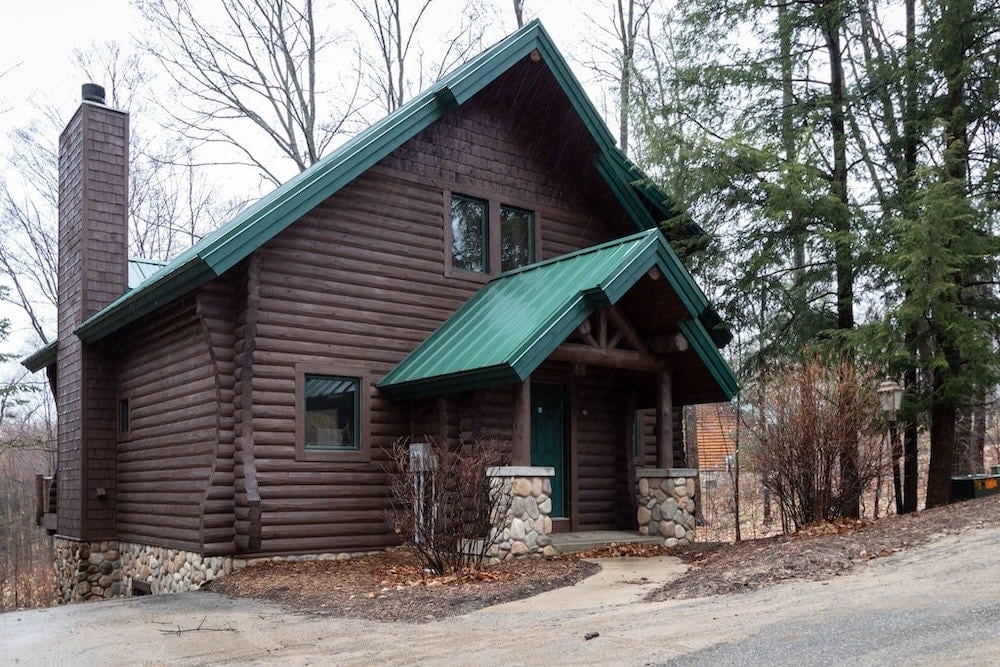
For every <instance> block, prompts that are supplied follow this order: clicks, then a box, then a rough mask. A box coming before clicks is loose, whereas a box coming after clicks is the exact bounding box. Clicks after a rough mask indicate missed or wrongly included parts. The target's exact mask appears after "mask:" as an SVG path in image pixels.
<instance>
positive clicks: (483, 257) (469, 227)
mask: <svg viewBox="0 0 1000 667" xmlns="http://www.w3.org/2000/svg"><path fill="white" fill-rule="evenodd" d="M489 256H490V253H489V206H488V205H487V203H486V202H485V201H483V200H482V199H473V198H472V197H465V196H461V195H453V196H452V198H451V265H452V266H453V267H454V268H456V269H465V270H466V271H475V272H476V273H489Z"/></svg>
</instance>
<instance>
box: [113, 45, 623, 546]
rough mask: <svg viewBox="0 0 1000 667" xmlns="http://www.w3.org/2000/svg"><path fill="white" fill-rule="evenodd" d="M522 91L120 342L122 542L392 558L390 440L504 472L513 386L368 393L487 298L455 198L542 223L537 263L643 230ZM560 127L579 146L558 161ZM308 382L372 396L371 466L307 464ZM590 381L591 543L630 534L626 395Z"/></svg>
mask: <svg viewBox="0 0 1000 667" xmlns="http://www.w3.org/2000/svg"><path fill="white" fill-rule="evenodd" d="M526 62H527V61H526ZM528 67H530V65H528ZM518 76H520V75H511V74H508V75H505V77H501V79H500V80H499V81H498V82H497V83H495V84H494V87H495V88H496V89H497V90H494V91H493V92H491V93H489V94H483V95H481V96H480V98H477V99H476V100H473V101H470V102H469V103H467V104H466V105H464V106H463V107H461V108H459V109H456V110H455V111H453V112H452V113H451V114H449V115H448V116H446V117H445V118H444V119H442V120H441V121H439V122H437V123H435V124H434V125H433V126H431V127H430V128H428V129H426V130H425V131H423V132H421V133H420V134H419V135H418V136H417V137H415V138H414V139H413V140H411V141H409V142H408V143H407V144H405V145H404V146H402V147H401V148H400V149H398V150H397V151H395V152H394V153H393V154H392V155H390V156H389V157H387V158H386V159H384V160H383V161H382V162H380V163H379V164H378V165H376V166H375V167H373V168H372V169H370V170H369V171H368V172H366V173H365V174H364V175H362V176H361V177H359V178H358V179H357V180H356V181H355V182H353V183H352V184H350V185H348V186H346V187H344V188H343V189H341V191H339V192H338V193H337V194H335V195H334V196H332V197H330V198H329V199H328V200H326V201H325V202H323V203H322V204H320V205H319V206H318V207H316V208H315V209H314V210H312V211H310V212H309V213H307V214H306V215H304V216H303V217H302V218H301V219H299V220H298V221H296V222H295V223H293V224H292V225H291V226H290V227H288V228H287V229H286V230H284V231H283V232H281V233H280V234H278V235H277V236H276V237H275V238H273V239H272V240H270V241H269V242H268V243H266V244H265V245H264V246H263V247H262V248H261V249H259V250H258V251H257V252H256V253H255V254H254V255H253V256H252V257H251V258H249V259H248V260H246V261H244V262H243V263H242V264H240V265H238V266H237V267H234V268H233V269H231V270H230V271H229V272H228V273H227V274H226V275H225V276H222V277H221V278H219V279H216V280H215V281H212V282H211V283H209V284H208V285H206V286H205V287H203V288H201V289H200V290H199V291H198V292H197V293H196V295H194V296H193V297H190V298H188V299H186V300H184V301H182V302H180V303H178V304H174V305H172V306H169V307H167V308H165V309H163V310H161V311H159V313H158V314H157V315H155V316H151V317H150V318H147V320H145V321H144V322H142V323H140V324H139V325H137V326H136V327H134V328H133V330H132V331H130V332H128V333H127V339H128V341H130V342H129V343H128V344H124V345H123V354H122V355H121V358H120V364H119V385H120V389H121V390H122V391H125V392H127V393H128V396H129V398H130V401H131V405H132V413H133V430H132V432H131V434H130V435H129V438H128V439H127V440H126V441H124V442H123V443H121V444H120V445H119V456H118V485H119V489H120V491H121V495H120V496H119V514H118V532H119V537H120V539H126V540H129V541H135V542H141V543H146V544H160V545H163V546H171V547H175V548H183V549H188V550H193V551H201V552H203V553H207V554H230V553H232V554H239V553H247V552H251V553H254V554H257V555H269V554H294V553H315V552H323V551H365V550H371V549H377V548H382V547H385V546H390V545H392V544H394V543H396V537H395V535H394V534H393V532H392V530H391V528H390V526H388V524H387V522H386V520H385V511H386V509H387V507H388V504H389V498H388V495H387V483H386V482H387V480H386V474H385V466H386V465H387V462H388V456H387V453H386V449H387V448H389V447H391V446H392V444H393V443H394V442H396V441H397V440H398V439H399V438H401V437H404V436H407V435H409V436H411V437H412V438H414V439H417V438H418V437H422V436H423V435H424V434H427V435H434V436H435V437H439V438H443V439H444V440H446V441H447V442H448V443H449V445H451V446H457V445H458V444H459V443H461V442H464V441H469V440H472V439H478V440H480V441H483V442H490V443H492V444H493V446H495V447H496V448H498V449H499V450H500V451H501V452H502V453H504V454H505V455H508V456H509V455H510V451H511V440H512V432H511V431H512V420H511V415H512V411H513V406H514V391H513V387H499V388H495V389H490V390H485V391H480V392H473V393H469V394H462V395H456V396H448V397H444V398H442V399H440V400H430V401H425V402H422V403H414V404H412V405H411V404H397V403H391V402H389V401H388V400H387V399H386V397H384V396H383V395H382V394H381V393H380V392H379V391H378V390H377V388H376V385H377V383H378V382H379V381H380V380H381V379H382V378H383V377H384V375H385V374H386V373H387V372H388V371H389V370H390V369H391V368H392V367H394V366H395V365H396V364H397V363H399V362H400V361H401V360H402V359H403V358H404V357H405V356H406V354H408V353H409V352H410V351H412V350H413V349H414V348H415V347H416V346H417V345H418V344H419V343H420V342H422V341H423V340H424V339H426V337H427V336H429V335H430V334H431V333H432V332H433V331H434V330H435V329H436V328H437V327H438V326H439V325H440V324H441V323H442V322H443V321H444V320H445V319H446V318H447V317H449V316H450V315H451V314H452V313H454V312H455V310H457V309H458V308H459V307H460V306H461V305H462V304H463V303H464V302H465V301H466V300H468V299H469V298H470V297H471V296H472V295H473V294H474V293H475V292H476V291H477V290H478V289H479V288H480V287H481V285H482V281H481V280H476V279H463V278H462V277H461V276H455V277H451V276H449V275H448V274H449V271H448V270H447V267H446V262H447V261H448V260H449V255H448V252H447V249H446V248H445V225H446V224H448V223H449V221H450V215H449V210H448V206H447V202H446V199H447V197H446V194H445V193H447V192H450V191H454V192H463V193H467V194H470V195H473V196H479V197H484V198H488V199H491V200H497V201H500V202H502V203H513V204H515V205H519V206H522V207H526V208H530V209H532V210H534V211H535V212H536V213H537V215H538V220H539V223H538V224H539V226H540V230H539V234H538V238H537V239H536V257H537V259H545V258H548V257H552V256H555V255H559V254H563V253H566V252H570V251H572V250H576V249H579V248H582V247H586V246H590V245H593V244H596V243H601V242H603V241H607V240H609V239H612V238H616V237H620V236H622V235H624V234H626V233H629V232H631V231H633V229H634V228H633V227H632V225H631V223H630V222H628V220H627V219H626V217H625V216H624V214H623V213H622V212H621V210H620V209H619V208H618V207H617V206H615V205H614V204H613V197H612V196H611V195H610V193H609V192H608V191H607V188H606V186H604V185H603V183H602V182H601V181H600V180H599V179H598V178H596V176H595V175H594V169H593V166H592V165H591V162H590V158H591V157H592V156H593V154H594V152H596V149H595V147H594V146H593V145H592V141H591V140H590V139H589V137H587V136H586V132H585V131H583V130H582V125H580V124H579V120H578V119H575V120H574V117H573V116H572V113H570V114H569V115H568V116H567V114H566V113H565V111H566V109H568V105H566V103H565V101H559V100H555V101H554V102H553V105H554V106H553V105H549V106H548V107H546V109H544V110H539V109H533V110H531V113H527V112H526V109H525V106H526V104H525V103H518V104H514V103H512V102H511V99H510V96H509V95H506V94H503V89H504V87H505V86H506V87H507V88H508V89H513V90H520V91H521V92H524V85H530V86H536V87H538V88H539V89H540V90H543V89H545V87H546V86H551V82H547V81H546V80H545V78H544V76H540V77H539V76H536V77H535V78H534V79H531V80H530V84H523V82H522V81H521V79H519V78H518ZM512 77H513V78H512ZM498 91H499V92H498ZM543 92H545V91H544V90H543ZM548 92H549V93H551V91H548ZM523 99H527V100H532V99H535V100H536V101H537V99H538V96H537V95H534V96H533V95H530V94H529V95H526V96H524V98H523ZM563 107H564V108H563ZM558 108H563V113H561V114H560V113H554V112H553V109H558ZM567 118H569V120H567ZM573 123H576V125H575V126H573V125H572V124H573ZM557 127H558V132H560V133H563V134H562V135H561V136H567V137H577V138H579V139H580V140H579V141H575V140H572V139H569V138H568V139H567V142H566V144H565V145H562V146H553V145H552V142H551V140H550V137H551V136H552V134H553V133H555V131H556V128H557ZM567 128H568V129H567ZM123 338H124V337H123ZM139 341H141V344H140V343H139ZM310 364H314V365H315V366H316V367H317V368H322V370H323V372H331V369H336V368H337V367H338V366H342V367H343V368H344V371H343V373H342V374H344V375H358V374H359V373H360V374H363V376H364V377H365V378H366V379H367V380H368V384H369V386H370V391H369V393H368V395H366V396H364V397H363V400H364V401H366V402H367V409H368V412H369V414H370V421H369V423H367V424H362V425H361V427H362V428H363V429H365V432H364V433H363V434H362V437H363V438H365V439H366V440H367V441H368V442H369V443H370V460H363V461H338V460H332V461H306V460H300V459H301V458H302V457H297V456H296V447H295V417H296V410H298V409H301V397H298V396H296V381H295V378H296V366H297V365H299V366H301V365H305V367H306V368H308V366H309V365H310ZM359 369H360V370H359ZM569 370H570V371H571V370H572V369H569ZM593 370H594V372H593V373H591V374H589V375H588V376H587V377H585V378H576V379H572V380H567V381H568V382H572V384H573V390H572V391H573V395H572V399H571V400H572V403H571V405H573V406H574V409H575V408H576V407H581V409H585V410H586V411H587V414H586V415H578V417H579V419H578V421H577V422H576V434H577V437H578V439H577V441H576V442H575V445H574V446H575V447H576V448H577V450H576V451H575V452H574V453H573V454H572V458H571V459H569V460H568V461H567V463H569V461H577V460H578V461H579V463H580V474H579V476H578V478H577V476H574V483H576V484H578V485H579V489H574V490H573V491H572V492H571V495H570V498H571V500H572V499H574V498H575V499H576V500H575V501H574V502H576V501H578V502H579V512H578V513H579V523H580V525H579V526H578V527H579V528H584V529H586V528H600V527H613V526H615V524H616V523H620V519H618V518H616V511H619V513H620V510H619V509H618V508H616V503H618V502H620V501H622V499H623V488H624V486H627V484H624V486H623V480H627V478H628V476H627V469H626V462H627V457H626V453H627V452H626V449H625V447H626V446H627V443H626V442H624V440H625V437H624V435H625V424H626V409H625V404H624V401H625V398H624V396H625V394H626V391H627V390H626V388H625V386H624V385H623V384H622V382H621V378H616V377H615V376H614V374H613V373H610V372H609V373H603V372H601V371H598V370H597V369H593ZM307 372H308V371H307ZM566 372H567V368H566V367H562V368H561V369H560V370H559V373H560V375H561V376H565V375H566ZM178 424H183V426H179V425H178ZM609 471H614V472H613V473H612V474H610V475H609ZM626 491H627V490H626ZM624 495H627V494H624ZM625 501H628V499H627V498H625Z"/></svg>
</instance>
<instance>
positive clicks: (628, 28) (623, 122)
mask: <svg viewBox="0 0 1000 667" xmlns="http://www.w3.org/2000/svg"><path fill="white" fill-rule="evenodd" d="M654 3H655V0H615V3H614V7H613V10H612V14H613V20H612V21H611V25H610V27H609V26H608V21H607V20H603V19H597V18H595V17H590V22H591V23H592V24H593V25H594V27H595V28H597V30H598V32H599V33H601V34H603V38H601V39H598V40H596V41H591V42H590V46H591V48H592V49H593V51H594V54H595V55H594V57H593V58H592V59H591V62H590V63H589V66H590V68H591V69H592V70H593V71H594V73H595V74H597V76H598V78H600V79H601V80H603V81H605V82H607V83H610V84H612V85H614V86H615V87H616V88H617V92H618V143H619V145H620V146H621V149H622V152H623V153H627V152H628V142H629V121H630V114H631V110H632V88H633V86H634V82H633V79H634V74H635V68H636V62H635V56H636V44H637V43H638V40H639V37H640V29H641V27H642V25H643V23H644V21H645V20H646V18H647V17H648V16H649V13H650V10H651V9H652V7H653V4H654Z"/></svg>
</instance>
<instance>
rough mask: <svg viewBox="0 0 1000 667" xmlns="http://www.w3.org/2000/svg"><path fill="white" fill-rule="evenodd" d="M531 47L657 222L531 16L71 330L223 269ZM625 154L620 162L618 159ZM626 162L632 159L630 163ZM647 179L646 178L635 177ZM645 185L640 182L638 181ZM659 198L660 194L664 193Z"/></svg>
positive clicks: (103, 322) (168, 296)
mask: <svg viewBox="0 0 1000 667" xmlns="http://www.w3.org/2000/svg"><path fill="white" fill-rule="evenodd" d="M534 50H537V51H538V53H539V54H540V56H541V59H542V61H543V62H544V63H545V64H546V65H547V66H548V68H549V70H550V71H551V72H552V75H553V76H554V77H555V79H556V81H557V82H558V83H559V85H560V86H561V88H562V90H563V92H564V93H565V95H566V98H567V100H568V101H569V103H570V104H571V105H572V106H573V108H574V109H575V110H576V112H577V114H578V115H579V117H580V119H581V121H582V122H583V124H584V125H585V126H586V128H587V129H588V130H589V132H590V134H591V136H592V137H593V139H594V141H595V143H596V144H597V146H598V150H599V154H598V156H597V157H596V164H597V168H598V170H599V171H600V172H601V174H602V175H604V177H605V179H606V180H607V181H608V184H609V186H610V187H611V188H612V190H613V191H614V193H615V195H616V196H617V197H618V199H619V201H620V202H621V203H622V205H623V206H624V207H625V209H626V210H627V211H628V213H629V215H630V216H631V217H632V218H633V220H634V221H635V223H636V225H637V226H638V227H639V229H649V228H651V227H654V226H655V225H656V223H657V220H656V219H655V218H654V216H652V215H651V214H650V212H649V210H647V208H646V207H645V206H643V205H642V202H641V200H640V199H639V196H638V194H637V193H636V191H635V190H634V188H633V184H634V183H635V182H637V179H635V178H634V176H635V174H633V173H632V172H631V171H630V170H628V169H627V168H626V167H625V166H624V165H625V164H627V163H628V162H627V160H625V159H624V156H623V155H622V154H621V153H620V151H619V150H618V149H617V148H616V147H615V141H614V138H613V137H612V136H611V133H610V132H609V131H608V128H607V127H606V126H605V125H604V122H603V121H602V120H601V117H600V114H598V112H597V110H596V109H595V108H594V106H593V104H591V102H590V100H589V99H588V98H587V96H586V94H585V93H584V91H583V88H582V86H580V83H579V82H578V81H577V80H576V78H575V77H574V76H573V73H572V72H571V71H570V68H569V65H567V64H566V61H565V60H564V59H563V57H562V55H561V54H560V53H559V51H558V50H557V49H556V47H555V45H554V43H553V42H552V39H551V38H550V37H549V35H548V33H547V32H546V31H545V28H544V27H542V24H541V23H540V22H539V21H538V20H535V21H532V22H531V23H529V24H527V25H526V26H524V27H523V28H521V29H520V30H518V31H517V32H515V33H513V34H512V35H510V36H509V37H507V38H506V39H504V40H502V41H501V42H499V43H497V44H496V45H494V46H493V47H491V48H490V49H487V50H486V51H485V52H483V53H482V54H480V55H479V56H477V57H475V58H473V59H472V60H470V61H469V62H467V63H465V64H464V65H462V66H461V67H459V68H457V69H456V70H455V71H453V72H452V73H450V74H448V75H447V76H445V77H444V78H442V79H441V80H440V81H438V82H437V83H435V84H434V85H432V86H431V87H430V88H428V89H427V90H425V91H424V92H423V93H421V94H420V95H418V96H417V97H415V98H414V99H412V100H411V101H410V102H408V103H407V104H405V105H403V106H402V107H400V108H399V109H397V110H396V111H395V112H393V113H392V114H390V115H388V116H386V117H385V118H383V119H382V120H380V121H378V122H377V123H375V124H374V125H372V126H371V127H369V128H368V129H366V130H365V131H363V132H361V133H360V134H358V135H357V136H355V137H354V138H353V139H351V140H350V141H348V142H347V143H345V144H344V145H343V146H341V147H339V148H338V149H337V150H335V151H334V152H333V153H331V154H330V155H328V156H327V157H325V158H323V159H322V160H320V161H319V162H317V163H316V164H315V165H313V166H312V167H310V168H309V169H307V170H306V171H304V172H302V173H301V174H298V175H297V176H295V177H294V178H292V179H291V180H289V181H287V182H286V183H284V184H283V185H281V186H280V187H278V188H276V189H275V190H274V191H272V192H271V193H269V194H267V195H265V196H264V197H262V198H261V199H259V200H258V201H257V202H255V203H254V204H252V205H250V206H249V207H248V208H246V209H245V210H244V211H243V212H241V213H240V214H239V215H237V216H236V217H235V218H234V219H233V220H232V221H230V222H229V223H227V224H226V225H224V226H222V227H220V228H219V229H217V230H216V231H215V232H213V233H212V234H209V235H208V236H206V237H205V238H204V239H202V240H201V241H200V242H199V243H197V244H196V245H194V246H192V247H191V248H189V249H188V250H187V251H185V252H184V253H182V254H181V255H179V256H178V257H177V258H175V259H174V260H173V261H172V262H170V263H169V264H168V265H167V266H165V267H163V268H162V269H160V270H159V271H158V272H156V273H155V274H154V275H153V276H152V277H151V278H149V279H147V280H146V281H145V282H143V283H142V284H141V285H140V286H139V287H137V288H136V289H134V290H132V291H130V292H128V293H126V294H124V295H123V296H121V297H120V298H118V299H117V300H115V301H114V302H112V303H111V304H109V305H108V306H106V307H105V308H103V309H102V310H100V311H99V312H97V313H95V314H94V315H93V316H91V317H90V318H89V319H87V320H86V321H85V322H83V323H82V324H81V325H80V326H79V327H78V328H77V329H76V333H77V335H79V336H80V338H82V339H83V340H84V341H85V342H92V341H95V340H99V339H100V338H103V337H104V336H107V335H108V334H110V333H112V332H114V331H117V330H118V329H120V328H122V327H123V326H125V325H126V324H128V323H130V322H133V321H135V320H136V319H138V318H139V317H142V316H143V315H145V314H147V313H150V312H152V311H153V310H155V309H156V308H159V307H161V306H164V305H166V304H167V303H169V302H170V301H172V300H174V299H176V298H178V297H180V296H183V295H184V294H186V293H188V292H190V291H191V290H193V289H195V288H197V287H199V286H200V285H202V284H204V283H206V282H208V281H209V280H211V279H212V278H215V277H216V276H219V275H221V274H222V273H223V272H224V271H226V270H227V269H229V268H231V267H233V266H234V265H236V264H237V263H239V262H240V261H241V260H243V259H245V258H246V257H247V256H249V255H250V254H251V253H252V252H253V251H254V250H256V249H257V248H259V247H261V246H262V245H263V244H264V243H266V242H267V241H268V240H269V239H271V238H273V237H274V236H275V235H276V234H278V233H280V232H281V231H282V230H284V229H285V228H286V227H288V225H290V224H291V223H293V222H294V221H295V220H297V219H298V218H300V217H301V216H302V215H304V214H305V213H307V212H308V211H310V210H311V209H312V208H314V207H315V206H316V205H318V204H319V203H320V202H322V201H323V200H325V199H327V198H328V197H330V196H331V195H332V194H334V193H335V192H337V191H338V190H339V189H340V188H342V187H344V186H345V185H347V184H348V183H350V182H351V181H353V180H354V179H355V178H357V177H358V176H360V175H361V174H362V173H364V171H365V170H367V169H368V168H370V167H372V166H373V165H375V164H376V163H377V162H378V161H379V160H381V159H382V158H384V157H385V156H387V155H389V154H390V153H391V152H392V151H394V150H395V149H397V148H398V147H400V146H401V145H402V144H403V143H405V142H406V141H407V140H409V139H411V138H412V137H414V136H415V135H416V134H417V133H419V132H420V131H422V130H423V129H425V128H427V127H428V126H429V125H431V124H432V123H433V122H435V121H436V120H438V119H439V118H441V117H442V116H444V115H445V114H446V113H447V112H448V111H449V110H451V109H453V108H454V107H455V105H456V104H457V105H461V104H464V103H465V102H467V101H468V100H469V99H471V98H472V97H473V96H474V95H475V94H476V93H478V92H479V91H481V90H482V89H483V88H485V87H486V86H488V85H489V84H490V83H492V82H493V81H495V80H496V79H497V78H498V77H499V76H500V75H502V74H503V73H504V72H506V71H507V70H508V69H510V68H511V67H512V66H514V65H515V64H516V63H518V62H519V61H521V60H522V59H523V58H525V57H527V56H528V55H529V54H531V52H532V51H534ZM623 160H624V162H623ZM629 164H630V163H629ZM641 180H642V182H644V183H645V182H647V181H648V179H644V178H643V179H641ZM643 187H646V186H643ZM664 197H665V195H664Z"/></svg>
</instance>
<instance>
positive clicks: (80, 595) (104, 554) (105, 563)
mask: <svg viewBox="0 0 1000 667" xmlns="http://www.w3.org/2000/svg"><path fill="white" fill-rule="evenodd" d="M53 557H54V566H55V601H56V602H57V603H60V604H61V603H64V602H82V601H84V600H101V599H105V598H113V597H118V596H120V595H122V594H123V590H124V587H123V584H122V577H123V576H124V573H123V572H122V558H121V552H120V551H119V550H118V542H114V541H111V542H73V541H72V540H66V539H63V538H60V537H57V538H56V539H55V541H54V546H53Z"/></svg>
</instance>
